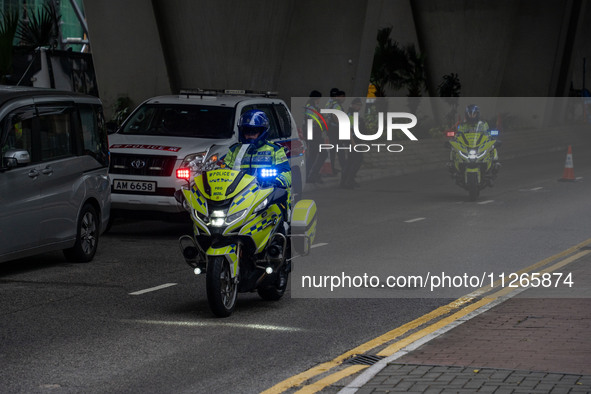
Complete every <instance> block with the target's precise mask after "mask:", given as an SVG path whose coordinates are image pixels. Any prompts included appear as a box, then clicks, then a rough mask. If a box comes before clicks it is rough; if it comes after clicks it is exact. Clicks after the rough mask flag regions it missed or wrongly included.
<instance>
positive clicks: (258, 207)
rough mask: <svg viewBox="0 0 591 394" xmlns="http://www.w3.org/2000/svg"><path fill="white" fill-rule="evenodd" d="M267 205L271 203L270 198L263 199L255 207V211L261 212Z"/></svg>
mask: <svg viewBox="0 0 591 394" xmlns="http://www.w3.org/2000/svg"><path fill="white" fill-rule="evenodd" d="M267 205H269V199H268V198H265V199H264V200H263V202H261V203H260V204H259V205H258V206H257V207H256V208H255V209H254V213H257V212H260V211H262V210H263V209H265V208H267Z"/></svg>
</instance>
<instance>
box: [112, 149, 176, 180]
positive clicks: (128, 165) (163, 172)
mask: <svg viewBox="0 0 591 394" xmlns="http://www.w3.org/2000/svg"><path fill="white" fill-rule="evenodd" d="M176 159H177V158H176V156H156V155H153V156H146V155H125V154H121V153H111V166H110V168H109V172H110V173H111V174H125V175H151V176H170V175H171V174H172V171H173V170H174V164H175V162H176Z"/></svg>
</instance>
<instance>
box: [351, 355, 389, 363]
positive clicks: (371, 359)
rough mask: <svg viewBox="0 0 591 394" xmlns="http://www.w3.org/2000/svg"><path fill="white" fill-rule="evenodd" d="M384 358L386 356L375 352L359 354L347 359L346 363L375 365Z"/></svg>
mask: <svg viewBox="0 0 591 394" xmlns="http://www.w3.org/2000/svg"><path fill="white" fill-rule="evenodd" d="M383 358H385V356H376V355H374V354H358V355H356V356H352V357H351V358H350V359H348V360H347V361H345V364H355V365H374V364H375V363H377V362H378V361H380V360H381V359H383Z"/></svg>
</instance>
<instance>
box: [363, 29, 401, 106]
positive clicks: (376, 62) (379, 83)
mask: <svg viewBox="0 0 591 394" xmlns="http://www.w3.org/2000/svg"><path fill="white" fill-rule="evenodd" d="M391 32H392V27H384V28H382V29H379V30H378V35H377V42H378V43H377V45H376V49H375V51H374V57H373V63H372V68H371V75H370V79H369V81H370V82H371V83H372V84H373V85H374V86H375V87H376V96H378V97H385V96H386V87H388V86H389V87H391V88H393V89H395V90H398V89H400V88H401V87H402V86H403V82H402V79H401V76H400V70H401V69H403V68H404V67H405V65H406V56H405V54H404V50H403V49H402V48H400V46H399V44H398V42H396V41H392V39H391V38H390V33H391Z"/></svg>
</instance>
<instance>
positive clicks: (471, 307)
mask: <svg viewBox="0 0 591 394" xmlns="http://www.w3.org/2000/svg"><path fill="white" fill-rule="evenodd" d="M589 244H591V238H589V239H587V240H586V241H583V242H581V243H579V244H577V245H575V246H572V247H570V248H568V249H566V250H564V251H562V252H560V253H557V254H555V255H553V256H551V257H548V258H546V259H544V260H541V261H539V262H537V263H535V264H532V265H530V266H529V267H526V268H524V269H522V270H521V271H518V272H517V273H526V272H535V270H536V269H538V268H540V267H544V266H547V265H548V264H550V263H552V262H554V261H556V260H558V259H560V258H562V257H566V256H568V255H572V254H573V253H575V252H577V253H576V254H574V255H572V256H570V257H568V258H566V259H564V260H561V261H559V262H558V263H556V264H554V265H552V266H550V267H547V268H545V269H544V270H543V271H541V272H550V271H554V270H556V269H558V268H561V267H563V266H565V265H567V264H569V263H571V262H573V261H575V260H577V259H579V258H581V257H583V256H584V255H587V254H589V253H591V250H583V251H580V250H579V249H581V248H583V247H585V246H587V245H589ZM499 282H500V280H499V281H497V282H495V284H494V285H493V286H491V285H488V286H485V287H484V288H482V289H478V290H476V291H474V292H472V293H470V294H468V295H466V296H464V297H460V298H458V299H457V300H455V301H453V302H451V303H449V304H447V305H444V306H441V307H439V308H437V309H435V310H433V311H431V312H429V313H427V314H425V315H423V316H421V317H419V318H417V319H415V320H413V321H411V322H409V323H406V324H404V325H402V326H400V327H398V328H395V329H393V330H391V331H389V332H387V333H386V334H384V335H381V336H379V337H377V338H374V339H372V340H370V341H368V342H366V343H364V344H361V345H359V346H357V347H356V348H354V349H351V350H349V351H347V352H345V353H343V354H341V355H340V356H337V357H336V358H334V359H333V360H331V361H328V362H324V363H322V364H319V365H317V366H315V367H312V368H311V369H309V370H307V371H304V372H302V373H300V374H297V375H294V376H292V377H290V378H288V379H286V380H284V381H282V382H279V383H278V384H276V385H275V386H273V387H271V388H269V389H267V390H265V391H263V392H262V394H276V393H282V392H284V391H287V390H289V389H292V388H297V387H300V386H301V385H302V384H303V383H305V382H306V381H307V380H309V379H312V378H314V377H316V376H318V375H321V374H324V373H326V372H328V371H330V370H331V369H332V368H335V367H337V366H340V365H342V363H343V361H344V360H346V359H347V358H349V357H351V356H354V355H358V354H363V353H365V352H368V351H369V350H372V349H375V348H376V347H378V346H381V345H384V344H386V343H387V342H390V341H392V340H395V339H396V338H398V337H401V336H402V335H404V334H406V333H407V332H409V331H411V330H414V329H415V328H418V327H420V326H423V325H427V324H428V323H430V322H431V321H432V320H434V319H435V318H437V317H440V316H443V315H446V314H448V313H450V312H451V311H453V310H454V309H458V308H460V307H462V309H460V310H459V311H457V312H455V313H453V314H452V315H450V316H447V317H444V318H442V319H440V320H438V321H436V322H435V323H433V324H430V325H427V326H426V327H425V328H423V329H421V330H419V331H417V332H415V333H414V334H411V335H409V336H408V337H406V338H404V339H402V340H399V341H397V342H394V343H392V344H390V345H389V346H387V347H386V348H385V349H383V350H382V351H380V352H379V353H378V355H385V356H386V358H384V359H382V360H380V361H378V362H377V363H376V364H374V365H372V366H371V367H369V368H367V369H365V371H364V372H363V373H362V374H361V375H360V376H358V377H357V378H355V380H353V381H352V382H351V383H350V384H349V385H347V386H346V387H345V388H343V389H342V390H341V391H340V392H339V393H343V394H349V393H355V392H356V391H357V390H358V389H359V388H361V387H363V385H364V384H365V383H367V382H368V381H369V380H370V379H371V378H372V377H374V376H375V375H376V374H377V373H378V372H380V371H381V370H382V369H383V368H384V367H386V365H387V364H388V362H391V361H393V360H395V359H397V358H400V357H401V356H403V355H404V354H406V353H408V352H409V351H411V350H414V349H415V348H416V347H418V346H420V345H422V344H424V343H426V342H428V341H429V340H431V339H433V338H435V337H437V336H439V335H441V334H443V333H444V332H447V331H449V330H451V329H452V328H454V327H456V326H457V325H459V324H461V323H463V322H465V321H467V320H470V319H471V318H472V317H474V316H477V315H479V314H481V313H483V312H485V311H486V310H488V309H490V308H492V307H493V306H495V305H497V304H500V303H501V302H503V301H505V300H506V299H508V298H511V297H513V296H515V295H517V294H519V293H521V292H523V291H525V290H526V289H527V287H518V288H512V287H505V288H503V289H501V290H499V291H497V292H495V293H493V294H491V295H489V296H486V297H483V298H481V299H479V300H476V299H477V297H478V296H481V295H484V294H486V293H488V292H489V291H492V289H494V288H498V286H499ZM511 293H512V294H511ZM474 300H476V301H475V302H473V303H471V302H472V301H474ZM464 304H468V305H466V306H463V305H464ZM411 339H412V340H411ZM356 372H358V371H356V370H354V369H351V368H346V369H343V370H340V371H337V372H335V373H333V374H329V375H327V376H326V377H325V378H323V379H321V380H319V381H318V382H316V383H310V384H309V385H307V386H304V387H302V388H301V392H302V393H315V392H318V391H320V390H322V389H323V388H324V387H326V385H330V384H332V383H335V382H337V381H339V380H341V379H344V378H345V377H347V376H351V375H353V374H355V373H356ZM335 374H338V375H337V376H335V378H334V379H333V378H331V376H333V375H335ZM333 380H334V381H333ZM320 382H322V383H320ZM327 382H330V383H327ZM325 383H327V384H326V385H325ZM315 384H316V385H317V386H314V385H315ZM312 386H314V387H312Z"/></svg>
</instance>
